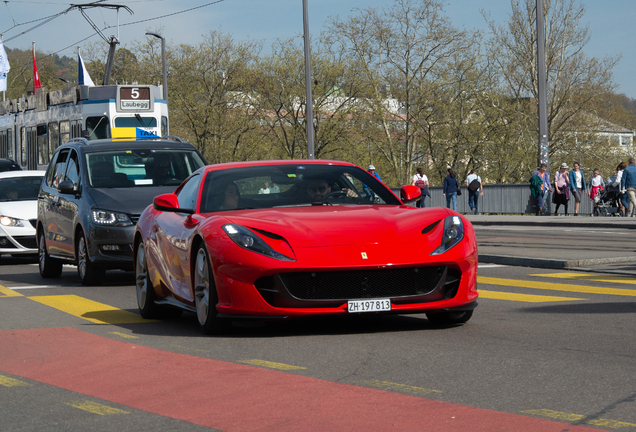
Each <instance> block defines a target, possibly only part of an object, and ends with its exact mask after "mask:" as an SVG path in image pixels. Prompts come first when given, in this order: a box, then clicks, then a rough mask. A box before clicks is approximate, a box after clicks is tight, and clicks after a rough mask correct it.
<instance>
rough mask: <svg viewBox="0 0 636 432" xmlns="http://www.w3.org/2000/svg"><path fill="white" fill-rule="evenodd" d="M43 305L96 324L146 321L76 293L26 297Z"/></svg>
mask: <svg viewBox="0 0 636 432" xmlns="http://www.w3.org/2000/svg"><path fill="white" fill-rule="evenodd" d="M28 298H29V299H31V300H34V301H36V302H38V303H42V304H43V305H47V306H50V307H52V308H55V309H58V310H61V311H62V312H66V313H69V314H71V315H75V316H76V317H79V318H83V319H85V320H88V321H90V322H94V323H96V324H136V323H142V322H148V321H150V320H145V319H143V318H142V317H141V316H140V315H137V314H135V313H132V312H128V311H124V310H121V309H117V308H115V307H113V306H109V305H106V304H103V303H98V302H96V301H93V300H88V299H85V298H83V297H80V296H76V295H57V296H37V297H28Z"/></svg>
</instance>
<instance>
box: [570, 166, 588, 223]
mask: <svg viewBox="0 0 636 432" xmlns="http://www.w3.org/2000/svg"><path fill="white" fill-rule="evenodd" d="M573 166H574V169H573V170H572V171H570V191H572V196H573V197H574V216H578V215H579V206H580V205H581V197H582V196H583V194H587V185H586V184H585V176H584V175H583V171H581V164H580V163H578V162H574V165H573Z"/></svg>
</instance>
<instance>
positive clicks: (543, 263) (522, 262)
mask: <svg viewBox="0 0 636 432" xmlns="http://www.w3.org/2000/svg"><path fill="white" fill-rule="evenodd" d="M479 262H482V263H489V264H502V265H509V266H521V267H537V268H549V269H568V268H569V269H571V268H579V267H589V266H594V265H603V264H615V263H624V262H636V257H615V258H598V259H582V260H555V259H546V258H524V257H512V256H504V255H481V254H480V255H479Z"/></svg>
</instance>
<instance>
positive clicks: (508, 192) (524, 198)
mask: <svg viewBox="0 0 636 432" xmlns="http://www.w3.org/2000/svg"><path fill="white" fill-rule="evenodd" d="M391 189H392V190H393V191H394V192H395V193H396V194H398V196H399V193H400V190H399V188H391ZM442 190H443V188H442V187H441V186H432V187H430V188H429V193H430V194H431V196H430V198H429V197H426V201H425V203H426V207H446V198H444V196H443V194H442ZM552 193H553V192H549V193H548V195H547V196H546V197H545V198H544V209H543V210H544V213H545V214H549V212H553V211H554V209H555V208H556V205H555V204H552ZM412 205H414V204H412ZM478 209H479V213H491V214H534V213H535V208H534V197H533V196H532V194H531V193H530V185H529V184H528V183H522V184H502V185H484V196H480V197H479V202H478ZM457 211H458V212H459V213H470V207H469V206H468V189H466V187H465V186H462V195H461V196H458V197H457ZM563 212H564V208H563V206H561V207H560V208H559V214H562V213H563ZM573 213H574V198H573V197H572V194H570V201H569V202H568V214H573ZM579 214H581V215H590V214H592V200H591V199H590V197H589V196H588V195H583V196H582V197H581V205H580V208H579Z"/></svg>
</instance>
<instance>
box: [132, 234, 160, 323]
mask: <svg viewBox="0 0 636 432" xmlns="http://www.w3.org/2000/svg"><path fill="white" fill-rule="evenodd" d="M135 257H137V259H136V260H135V285H136V290H137V306H138V307H139V314H140V315H141V316H142V317H143V318H156V317H157V316H158V315H159V313H158V312H159V308H158V306H157V304H156V303H155V300H156V297H157V296H156V295H155V290H154V289H153V288H152V285H151V284H150V281H149V280H148V262H147V260H146V248H145V247H144V244H143V242H139V244H138V245H137V251H136V253H135Z"/></svg>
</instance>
